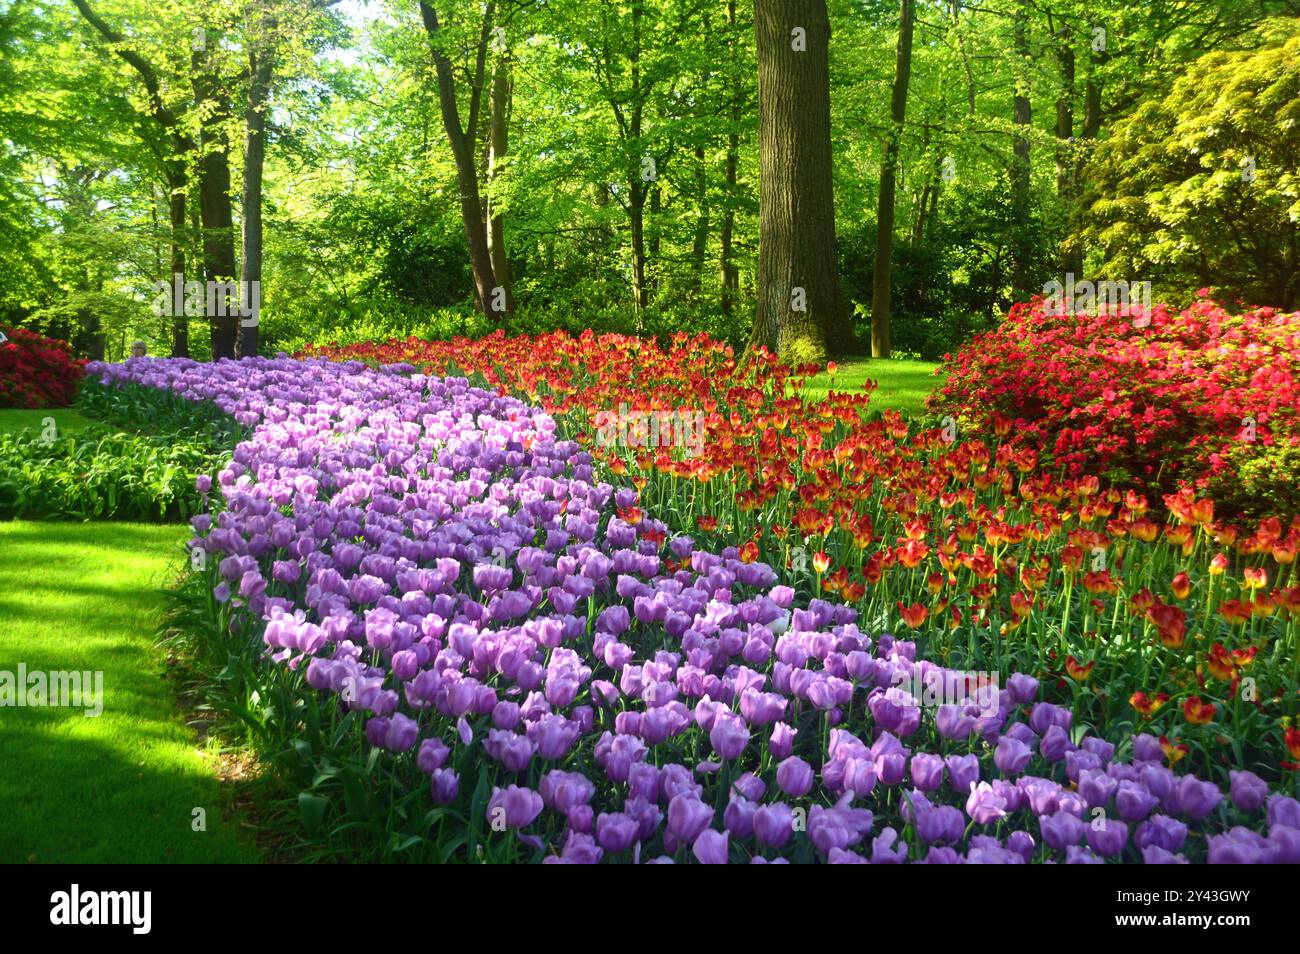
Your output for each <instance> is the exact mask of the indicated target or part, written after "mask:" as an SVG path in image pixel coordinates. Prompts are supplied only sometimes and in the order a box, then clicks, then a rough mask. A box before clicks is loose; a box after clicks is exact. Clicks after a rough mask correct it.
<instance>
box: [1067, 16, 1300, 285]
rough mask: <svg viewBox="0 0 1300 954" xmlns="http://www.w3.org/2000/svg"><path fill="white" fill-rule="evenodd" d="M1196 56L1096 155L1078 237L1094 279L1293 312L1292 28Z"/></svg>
mask: <svg viewBox="0 0 1300 954" xmlns="http://www.w3.org/2000/svg"><path fill="white" fill-rule="evenodd" d="M1250 40H1252V41H1254V40H1257V41H1258V44H1259V45H1258V47H1256V43H1255V42H1246V43H1244V44H1243V45H1244V46H1246V47H1248V48H1246V49H1234V50H1224V51H1216V52H1213V53H1207V54H1206V55H1205V56H1203V57H1201V58H1200V59H1199V60H1198V61H1197V63H1196V65H1195V67H1194V68H1193V69H1192V70H1190V71H1189V72H1188V73H1187V74H1186V75H1184V76H1181V77H1179V78H1178V79H1177V81H1176V82H1174V84H1173V86H1172V88H1171V89H1170V90H1169V92H1168V94H1167V95H1166V96H1165V97H1164V99H1163V100H1161V99H1156V98H1152V99H1149V100H1147V101H1146V102H1144V103H1143V104H1142V105H1141V106H1140V107H1139V108H1138V109H1137V110H1136V111H1135V112H1134V113H1133V114H1132V115H1131V116H1129V117H1128V118H1127V119H1125V120H1123V121H1122V122H1120V123H1118V124H1116V126H1115V129H1114V131H1113V132H1112V133H1111V135H1110V136H1108V137H1107V138H1106V139H1105V140H1103V141H1102V142H1101V144H1100V145H1099V146H1098V148H1097V152H1096V155H1095V156H1094V158H1093V161H1092V162H1091V164H1090V167H1089V170H1088V174H1087V179H1088V180H1089V181H1090V183H1091V189H1090V193H1089V194H1088V195H1087V196H1085V197H1084V202H1085V208H1086V209H1087V211H1086V213H1085V214H1084V215H1083V216H1081V219H1080V221H1081V223H1082V226H1081V228H1080V236H1079V237H1081V238H1082V239H1083V240H1084V241H1085V242H1086V243H1087V244H1089V245H1090V246H1092V247H1094V248H1103V249H1105V254H1106V261H1105V262H1104V263H1103V266H1102V267H1103V269H1104V270H1105V271H1104V273H1105V274H1107V275H1110V276H1112V277H1116V278H1119V277H1127V278H1129V279H1130V280H1132V279H1134V278H1137V277H1142V278H1147V279H1151V280H1154V281H1157V282H1160V283H1168V284H1169V285H1170V286H1171V287H1174V288H1180V287H1181V288H1196V287H1198V286H1201V285H1214V286H1217V287H1218V288H1219V289H1220V294H1221V295H1222V296H1225V297H1226V298H1228V299H1233V300H1235V299H1240V300H1242V301H1245V302H1249V303H1254V304H1264V303H1268V304H1274V305H1278V306H1280V307H1282V308H1295V307H1297V306H1300V267H1298V265H1300V262H1297V258H1296V254H1297V252H1296V250H1297V247H1298V245H1297V243H1300V192H1298V191H1297V178H1296V177H1297V171H1298V170H1297V166H1296V156H1297V153H1298V151H1300V21H1297V20H1295V19H1293V18H1288V19H1276V20H1270V21H1268V22H1267V23H1266V24H1264V25H1263V26H1262V27H1261V28H1260V30H1259V31H1258V36H1257V37H1251V38H1250Z"/></svg>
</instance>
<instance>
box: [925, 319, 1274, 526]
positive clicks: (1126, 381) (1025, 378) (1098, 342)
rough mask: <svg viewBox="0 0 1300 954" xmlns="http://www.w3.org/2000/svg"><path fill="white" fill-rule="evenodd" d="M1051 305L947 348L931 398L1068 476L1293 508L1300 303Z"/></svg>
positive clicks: (1244, 509) (1230, 506) (1231, 507)
mask: <svg viewBox="0 0 1300 954" xmlns="http://www.w3.org/2000/svg"><path fill="white" fill-rule="evenodd" d="M1055 311H1063V310H1061V309H1055V310H1054V309H1052V308H1050V307H1048V306H1047V305H1046V304H1045V303H1044V302H1042V301H1039V300H1035V301H1034V302H1032V303H1029V304H1021V305H1016V306H1015V307H1014V308H1012V310H1011V313H1010V315H1009V316H1008V317H1007V319H1006V320H1005V321H1004V322H1003V323H1002V324H1001V325H1000V326H998V327H997V328H996V329H994V330H992V331H990V332H988V333H987V334H984V335H981V336H979V337H977V338H976V339H975V340H974V341H972V342H971V343H970V344H969V345H967V346H966V347H964V348H962V349H961V350H960V351H958V352H957V353H956V354H955V355H954V356H953V357H952V359H951V361H950V364H949V375H948V379H947V382H946V383H945V385H944V386H943V387H942V388H940V389H939V390H938V391H937V392H936V393H935V395H934V396H933V397H932V398H931V405H932V407H934V408H935V409H937V410H940V411H944V412H947V413H952V414H953V415H954V416H956V417H957V418H958V419H959V420H960V421H962V422H964V423H965V424H966V425H968V426H972V427H974V428H977V429H985V428H992V429H995V430H997V431H999V432H1000V433H1003V434H1009V435H1010V436H1011V438H1012V440H1013V441H1015V442H1017V443H1020V444H1027V445H1031V446H1033V447H1035V448H1036V449H1039V450H1041V451H1043V452H1045V453H1046V454H1047V455H1049V458H1050V461H1051V462H1052V463H1053V465H1054V466H1057V467H1060V468H1061V469H1063V470H1064V471H1065V473H1067V474H1069V475H1071V476H1079V475H1081V474H1084V473H1091V474H1096V475H1098V476H1102V477H1105V478H1108V479H1110V480H1112V481H1114V482H1117V483H1122V484H1127V485H1136V486H1139V487H1141V488H1143V489H1146V490H1150V491H1156V492H1160V493H1167V492H1169V491H1171V490H1173V489H1175V488H1176V487H1178V486H1179V485H1181V484H1186V485H1191V486H1193V487H1195V488H1197V489H1207V490H1209V489H1212V490H1213V491H1214V493H1215V495H1216V499H1218V500H1219V501H1220V502H1221V503H1222V504H1224V505H1225V506H1224V508H1223V509H1224V512H1238V513H1246V514H1251V515H1263V514H1270V513H1272V514H1278V515H1281V516H1288V515H1291V514H1294V513H1296V512H1297V510H1300V499H1298V498H1297V495H1296V493H1295V491H1294V487H1295V483H1294V482H1293V481H1294V478H1295V475H1296V474H1297V469H1296V466H1295V460H1296V457H1297V444H1300V312H1295V313H1292V314H1281V313H1278V312H1277V311H1276V310H1274V309H1272V308H1258V309H1255V310H1253V311H1248V312H1246V313H1245V314H1241V315H1232V314H1229V313H1228V312H1227V311H1226V310H1224V309H1223V308H1222V307H1221V306H1219V305H1217V304H1215V303H1214V302H1213V301H1209V300H1207V299H1204V298H1202V299H1201V300H1199V301H1197V302H1196V303H1195V304H1194V305H1192V306H1191V307H1189V308H1187V309H1185V310H1183V311H1182V312H1173V311H1171V310H1170V309H1168V308H1166V307H1165V306H1157V307H1155V308H1153V309H1152V311H1151V313H1150V314H1146V313H1145V312H1139V311H1133V312H1125V313H1124V314H1122V315H1110V314H1105V313H1103V314H1099V315H1088V314H1076V315H1069V314H1064V313H1061V314H1057V313H1054V312H1055ZM1279 466H1280V468H1281V469H1279ZM1288 480H1290V481H1292V482H1291V483H1290V489H1289V490H1288V489H1287V484H1288Z"/></svg>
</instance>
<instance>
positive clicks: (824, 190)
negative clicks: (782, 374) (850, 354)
mask: <svg viewBox="0 0 1300 954" xmlns="http://www.w3.org/2000/svg"><path fill="white" fill-rule="evenodd" d="M754 33H755V37H756V40H757V46H758V99H759V246H758V249H759V250H758V303H757V305H758V307H757V312H756V314H755V317H754V326H753V330H752V332H751V335H750V341H749V348H750V350H751V351H752V350H753V349H755V348H759V347H767V348H769V349H771V350H774V351H775V352H776V353H777V354H779V355H781V357H782V358H784V359H786V360H788V361H791V362H794V363H802V362H806V361H816V362H821V361H824V360H825V359H826V355H827V350H828V347H829V348H831V349H835V348H837V347H840V348H842V347H844V346H845V345H846V344H848V342H847V341H845V332H846V331H847V329H848V310H847V309H846V307H845V304H844V298H843V295H842V293H841V291H840V280H839V274H838V272H837V255H836V248H835V204H834V197H833V192H832V187H831V128H830V119H831V117H830V70H829V46H830V21H829V19H828V17H827V13H826V3H825V0H786V2H778V0H755V3H754Z"/></svg>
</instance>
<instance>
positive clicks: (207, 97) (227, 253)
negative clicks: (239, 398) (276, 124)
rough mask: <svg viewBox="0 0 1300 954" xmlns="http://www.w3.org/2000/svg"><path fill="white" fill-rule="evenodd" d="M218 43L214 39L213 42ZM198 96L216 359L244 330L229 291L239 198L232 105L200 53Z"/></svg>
mask: <svg viewBox="0 0 1300 954" xmlns="http://www.w3.org/2000/svg"><path fill="white" fill-rule="evenodd" d="M213 45H215V40H214V39H211V38H210V39H209V46H213ZM194 96H195V100H196V102H198V103H199V104H200V107H201V108H202V115H203V122H202V124H201V126H200V142H201V150H200V158H199V215H200V217H201V219H202V222H203V277H204V279H205V281H206V282H207V283H208V287H207V289H206V292H207V294H206V295H205V296H204V299H205V303H210V304H212V305H215V309H214V311H215V314H214V313H209V312H206V311H205V313H207V318H208V322H209V328H210V333H211V342H212V360H213V361H219V360H221V359H222V358H233V357H235V341H236V339H237V338H238V335H239V315H238V313H237V309H238V304H237V303H236V302H235V300H234V299H233V297H232V296H231V295H229V294H227V292H228V290H229V289H230V287H231V286H232V285H233V283H234V281H235V278H236V268H235V233H234V203H233V202H232V200H231V197H230V156H229V153H228V151H227V145H226V141H225V134H224V132H223V130H222V128H221V126H222V123H223V122H224V121H225V120H226V119H227V118H228V117H229V115H230V110H229V106H228V104H227V103H226V102H225V101H224V94H223V92H222V91H221V90H220V89H219V86H218V82H217V80H216V78H215V76H213V75H212V73H211V72H210V71H209V69H208V67H207V65H206V64H205V63H204V62H203V60H202V56H201V53H200V52H199V51H195V53H194Z"/></svg>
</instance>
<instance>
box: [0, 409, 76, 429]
mask: <svg viewBox="0 0 1300 954" xmlns="http://www.w3.org/2000/svg"><path fill="white" fill-rule="evenodd" d="M47 417H52V418H54V426H55V428H56V429H57V430H58V433H59V434H60V435H63V434H69V433H72V432H74V431H79V430H81V429H82V428H83V427H87V426H89V425H91V424H94V423H95V422H94V421H92V420H91V419H90V418H88V417H86V416H85V415H84V414H82V413H81V412H80V411H77V410H74V409H73V408H70V407H53V408H44V409H37V410H35V411H29V410H27V409H25V408H11V407H4V408H0V434H5V433H8V434H16V433H18V432H19V431H21V430H22V429H23V428H30V429H31V430H34V431H36V432H37V433H40V432H41V430H43V429H44V427H45V424H44V421H45V419H46V418H47Z"/></svg>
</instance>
